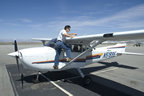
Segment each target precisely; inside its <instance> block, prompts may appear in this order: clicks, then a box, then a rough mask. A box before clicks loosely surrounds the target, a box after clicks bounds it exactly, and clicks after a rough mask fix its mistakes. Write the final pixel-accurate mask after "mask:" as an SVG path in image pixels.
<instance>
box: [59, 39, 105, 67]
mask: <svg viewBox="0 0 144 96" xmlns="http://www.w3.org/2000/svg"><path fill="white" fill-rule="evenodd" d="M103 41H104V40H99V41H97V42H95V43H94V44H93V45H92V46H91V47H89V48H88V49H87V50H85V51H84V52H82V53H81V54H79V55H78V56H76V57H75V58H74V59H72V60H71V61H70V62H69V63H68V64H66V65H65V66H64V67H62V68H61V69H64V68H65V67H67V66H69V65H70V64H71V63H72V62H74V61H75V60H76V59H78V58H79V57H81V56H82V55H84V54H86V53H87V52H88V51H90V50H91V49H93V48H94V47H96V46H97V45H99V44H101V43H102V42H103Z"/></svg>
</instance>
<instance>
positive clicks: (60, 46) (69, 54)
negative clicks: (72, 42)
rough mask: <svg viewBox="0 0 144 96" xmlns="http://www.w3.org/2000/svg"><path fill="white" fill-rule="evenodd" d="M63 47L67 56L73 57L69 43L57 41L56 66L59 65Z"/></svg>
mask: <svg viewBox="0 0 144 96" xmlns="http://www.w3.org/2000/svg"><path fill="white" fill-rule="evenodd" d="M61 49H65V50H66V55H67V57H68V58H71V49H70V48H69V47H67V45H66V44H65V43H64V42H62V41H57V42H56V56H55V65H56V66H58V65H59V56H60V53H61Z"/></svg>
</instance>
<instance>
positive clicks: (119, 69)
mask: <svg viewBox="0 0 144 96" xmlns="http://www.w3.org/2000/svg"><path fill="white" fill-rule="evenodd" d="M37 46H42V45H40V44H38V45H36V44H35V45H19V49H23V48H29V47H37ZM127 51H131V52H143V53H144V47H132V46H131V47H128V48H127ZM10 52H13V45H0V73H1V74H0V96H15V95H18V96H44V95H48V96H56V95H57V96H67V95H69V96H81V95H82V96H88V95H90V96H144V93H143V92H144V74H143V72H144V69H143V68H144V63H143V62H144V56H131V55H123V56H119V57H116V58H113V59H110V60H106V61H104V62H99V63H95V64H91V65H89V66H87V67H85V68H83V69H82V70H83V72H84V73H85V74H87V75H89V77H90V78H91V79H92V82H91V83H90V85H87V86H85V85H84V84H83V79H82V78H80V77H78V78H74V79H70V80H68V81H66V82H64V81H61V79H64V78H69V77H71V76H72V77H73V76H74V77H75V76H78V74H77V72H76V71H75V70H68V71H66V72H65V71H64V72H57V73H55V72H53V73H51V72H50V73H44V74H45V75H46V76H47V78H48V79H49V80H46V79H44V78H43V77H41V78H42V79H41V81H42V82H41V83H38V84H34V83H33V82H32V79H33V77H34V76H35V72H31V71H29V70H25V71H24V87H23V89H22V88H21V81H20V77H19V74H18V73H17V68H16V67H15V66H16V65H15V59H13V58H12V57H9V56H7V54H8V53H10ZM6 65H7V67H6ZM7 69H8V70H7ZM72 73H73V74H72ZM74 73H75V74H74ZM63 74H65V75H63ZM42 94H43V95H42Z"/></svg>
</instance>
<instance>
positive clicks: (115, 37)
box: [66, 30, 144, 44]
mask: <svg viewBox="0 0 144 96" xmlns="http://www.w3.org/2000/svg"><path fill="white" fill-rule="evenodd" d="M136 39H144V30H135V31H123V32H114V33H104V34H96V35H87V36H77V37H74V38H67V40H66V42H67V43H69V44H89V43H90V42H92V41H94V40H97V41H99V40H101V41H103V42H104V41H126V40H136Z"/></svg>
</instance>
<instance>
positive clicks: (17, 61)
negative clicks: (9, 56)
mask: <svg viewBox="0 0 144 96" xmlns="http://www.w3.org/2000/svg"><path fill="white" fill-rule="evenodd" d="M18 58H19V57H18V56H16V63H17V69H18V72H19V73H20V67H19V60H18Z"/></svg>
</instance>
